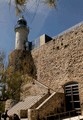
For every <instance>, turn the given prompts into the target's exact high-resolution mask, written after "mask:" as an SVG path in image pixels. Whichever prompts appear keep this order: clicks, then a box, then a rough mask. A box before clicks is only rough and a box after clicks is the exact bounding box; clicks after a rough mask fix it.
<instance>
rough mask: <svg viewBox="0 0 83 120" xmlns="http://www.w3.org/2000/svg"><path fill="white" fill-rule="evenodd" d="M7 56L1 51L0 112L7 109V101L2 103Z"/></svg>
mask: <svg viewBox="0 0 83 120" xmlns="http://www.w3.org/2000/svg"><path fill="white" fill-rule="evenodd" d="M4 68H5V54H4V52H3V51H0V93H1V94H0V112H3V111H4V109H5V101H2V100H1V99H2V94H3V93H4V84H3V83H2V79H3V75H4V71H5V69H4Z"/></svg>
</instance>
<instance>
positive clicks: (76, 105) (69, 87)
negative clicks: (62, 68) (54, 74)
mask: <svg viewBox="0 0 83 120" xmlns="http://www.w3.org/2000/svg"><path fill="white" fill-rule="evenodd" d="M64 91H65V102H66V111H73V110H76V113H78V112H79V113H80V99H79V89H78V83H77V82H71V83H67V84H65V86H64Z"/></svg>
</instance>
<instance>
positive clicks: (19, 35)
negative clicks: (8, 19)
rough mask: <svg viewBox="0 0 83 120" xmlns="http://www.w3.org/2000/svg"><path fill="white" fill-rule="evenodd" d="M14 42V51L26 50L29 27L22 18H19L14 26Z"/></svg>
mask: <svg viewBox="0 0 83 120" xmlns="http://www.w3.org/2000/svg"><path fill="white" fill-rule="evenodd" d="M15 32H16V40H15V49H16V50H26V48H27V45H26V44H27V42H28V34H29V27H27V22H26V20H25V19H24V17H21V18H19V20H18V21H17V25H16V26H15Z"/></svg>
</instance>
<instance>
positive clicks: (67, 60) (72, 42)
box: [32, 24, 83, 109]
mask: <svg viewBox="0 0 83 120" xmlns="http://www.w3.org/2000/svg"><path fill="white" fill-rule="evenodd" d="M32 57H33V59H34V63H35V66H36V69H37V80H38V81H40V82H41V83H43V84H45V85H47V86H48V87H49V88H52V89H53V90H54V91H57V90H59V88H61V87H62V91H64V90H63V86H64V84H65V83H67V82H70V81H77V82H78V83H79V94H80V104H81V108H82V109H83V25H82V24H81V25H79V26H77V27H75V28H73V29H71V30H69V31H68V32H65V33H63V34H61V35H59V36H57V37H56V38H54V39H53V40H52V41H50V42H48V43H46V44H45V45H42V46H41V47H40V48H38V49H34V50H32Z"/></svg>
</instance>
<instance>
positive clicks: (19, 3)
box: [9, 0, 57, 15]
mask: <svg viewBox="0 0 83 120" xmlns="http://www.w3.org/2000/svg"><path fill="white" fill-rule="evenodd" d="M11 1H12V0H9V5H11ZM28 2H29V0H14V4H15V10H16V15H19V14H20V13H22V12H23V11H24V10H25V8H26V5H27V4H28ZM33 2H34V1H33ZM39 2H44V3H46V4H48V5H49V6H50V7H56V3H57V0H35V3H39Z"/></svg>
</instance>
